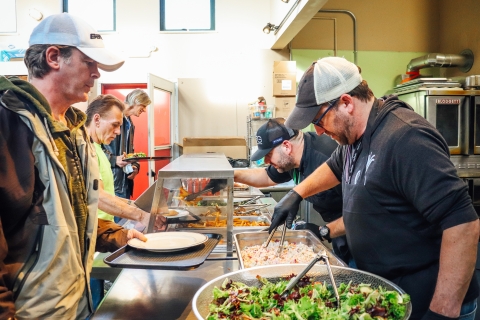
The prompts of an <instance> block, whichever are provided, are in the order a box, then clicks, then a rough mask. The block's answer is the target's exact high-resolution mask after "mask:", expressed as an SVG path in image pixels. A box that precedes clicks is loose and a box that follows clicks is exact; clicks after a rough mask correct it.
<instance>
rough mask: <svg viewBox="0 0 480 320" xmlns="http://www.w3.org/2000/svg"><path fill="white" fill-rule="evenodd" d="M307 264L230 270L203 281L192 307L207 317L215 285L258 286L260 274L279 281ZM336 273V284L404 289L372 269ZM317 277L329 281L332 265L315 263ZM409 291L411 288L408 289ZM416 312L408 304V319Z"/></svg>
mask: <svg viewBox="0 0 480 320" xmlns="http://www.w3.org/2000/svg"><path fill="white" fill-rule="evenodd" d="M304 268H305V264H301V265H300V264H283V265H273V266H262V267H255V268H249V269H243V270H239V271H234V272H230V273H227V274H224V275H222V276H220V277H217V278H215V279H213V280H211V281H209V282H208V283H206V284H205V285H203V286H202V287H201V288H200V289H199V290H198V291H197V293H196V294H195V296H194V297H193V301H192V309H193V311H194V313H195V316H196V317H197V319H206V318H207V315H208V313H209V304H210V302H211V301H212V298H213V293H212V292H213V288H215V287H220V286H221V285H222V283H223V282H224V281H225V279H227V278H228V279H230V280H232V281H241V282H243V283H245V284H247V285H249V286H253V285H255V286H258V285H259V281H258V279H257V276H260V277H263V278H267V279H268V280H269V281H272V282H276V281H278V279H279V278H281V277H284V276H286V275H290V274H292V273H293V274H298V273H299V272H301V271H302V270H303V269H304ZM331 271H332V274H333V275H334V278H335V284H336V286H337V287H338V286H339V285H340V284H341V283H342V282H343V283H348V282H350V281H352V283H369V284H371V285H372V286H373V287H378V286H382V287H384V288H386V289H387V290H395V291H398V292H399V293H401V294H403V293H405V291H403V290H402V289H401V288H400V287H399V286H397V285H396V284H394V283H393V282H391V281H388V280H387V279H384V278H382V277H379V276H377V275H374V274H372V273H369V272H365V271H361V270H357V269H351V268H344V267H337V266H332V268H331ZM308 276H309V277H311V278H312V279H313V280H314V281H320V282H326V281H330V277H329V273H328V269H327V267H326V266H325V265H318V264H316V265H314V266H313V268H312V269H311V270H310V272H309V273H308ZM407 293H408V292H407ZM411 312H412V305H411V303H408V304H407V312H406V315H405V317H404V319H408V318H409V317H410V314H411Z"/></svg>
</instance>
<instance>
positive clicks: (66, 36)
mask: <svg viewBox="0 0 480 320" xmlns="http://www.w3.org/2000/svg"><path fill="white" fill-rule="evenodd" d="M28 44H29V45H30V46H32V45H35V44H51V45H64V46H72V47H76V48H77V49H78V50H80V51H81V52H83V53H84V54H85V55H86V56H88V57H89V58H91V59H93V60H95V61H96V62H97V63H98V67H99V68H100V69H102V70H104V71H115V70H117V69H118V68H120V67H121V66H122V65H123V63H124V62H125V60H124V59H122V58H120V57H118V56H117V55H115V54H114V53H113V52H111V51H109V50H107V49H105V45H104V44H103V39H102V36H101V35H100V34H99V33H98V32H97V30H95V29H94V28H93V27H92V26H90V25H89V24H88V23H87V22H85V21H84V20H83V19H81V18H79V17H76V16H74V15H71V14H69V13H59V14H54V15H51V16H48V17H47V18H45V19H43V20H42V22H40V23H39V24H38V26H36V27H35V29H33V31H32V34H31V35H30V40H29V41H28Z"/></svg>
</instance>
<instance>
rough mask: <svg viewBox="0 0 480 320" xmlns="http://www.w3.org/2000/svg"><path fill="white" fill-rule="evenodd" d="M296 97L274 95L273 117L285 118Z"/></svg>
mask: <svg viewBox="0 0 480 320" xmlns="http://www.w3.org/2000/svg"><path fill="white" fill-rule="evenodd" d="M296 101H297V97H276V98H275V117H276V118H285V119H286V118H287V117H288V115H289V114H290V112H292V110H293V108H294V107H295V102H296Z"/></svg>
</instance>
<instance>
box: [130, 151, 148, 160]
mask: <svg viewBox="0 0 480 320" xmlns="http://www.w3.org/2000/svg"><path fill="white" fill-rule="evenodd" d="M146 156H147V155H146V154H145V152H135V153H128V154H127V156H126V157H125V158H126V159H130V158H145V157H146Z"/></svg>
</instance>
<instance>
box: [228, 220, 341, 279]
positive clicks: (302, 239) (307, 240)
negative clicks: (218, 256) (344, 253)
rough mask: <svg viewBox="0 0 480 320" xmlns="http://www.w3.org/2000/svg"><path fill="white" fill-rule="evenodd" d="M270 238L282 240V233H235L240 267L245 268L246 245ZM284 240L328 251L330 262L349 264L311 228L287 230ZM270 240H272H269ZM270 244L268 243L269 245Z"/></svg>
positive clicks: (264, 241)
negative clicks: (243, 255) (244, 252)
mask: <svg viewBox="0 0 480 320" xmlns="http://www.w3.org/2000/svg"><path fill="white" fill-rule="evenodd" d="M268 238H270V239H271V240H278V241H280V239H281V235H280V234H278V233H275V231H273V232H272V233H271V234H270V235H269V234H268V231H257V232H252V231H246V232H241V233H237V234H234V235H233V239H234V241H235V247H236V248H237V257H238V261H239V262H240V268H242V269H244V268H246V267H245V261H244V260H243V257H242V252H243V251H244V249H245V248H246V247H251V246H255V245H265V244H266V242H267V241H268ZM284 241H288V242H293V243H297V244H298V243H302V244H304V245H306V246H309V247H311V248H313V251H314V252H320V251H324V250H325V251H326V252H327V255H328V258H329V259H330V263H331V264H333V265H335V266H341V267H345V266H347V264H346V263H345V262H343V261H342V260H341V259H340V258H339V257H337V255H335V254H334V253H333V252H332V251H331V250H328V249H327V247H325V245H324V244H323V243H322V242H321V241H320V239H318V238H317V237H316V236H315V234H313V232H311V231H310V230H286V232H285V239H284ZM268 242H270V241H268ZM267 246H268V245H267Z"/></svg>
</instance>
